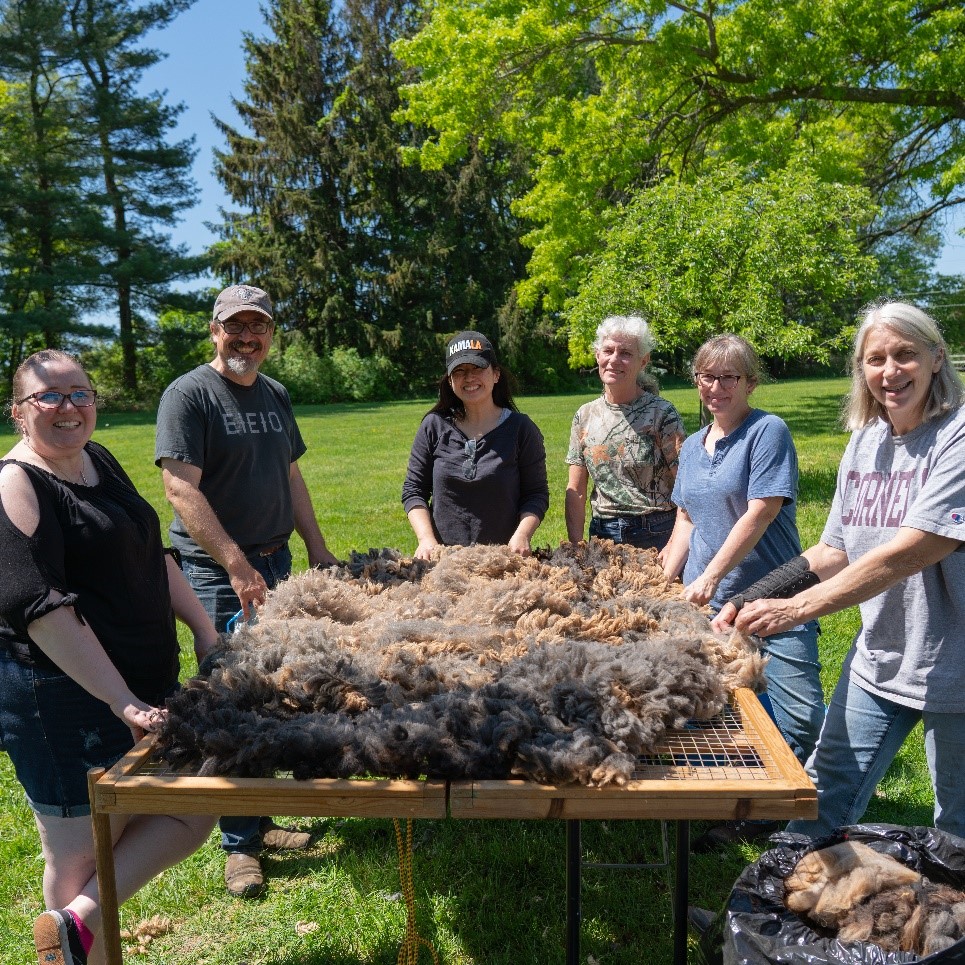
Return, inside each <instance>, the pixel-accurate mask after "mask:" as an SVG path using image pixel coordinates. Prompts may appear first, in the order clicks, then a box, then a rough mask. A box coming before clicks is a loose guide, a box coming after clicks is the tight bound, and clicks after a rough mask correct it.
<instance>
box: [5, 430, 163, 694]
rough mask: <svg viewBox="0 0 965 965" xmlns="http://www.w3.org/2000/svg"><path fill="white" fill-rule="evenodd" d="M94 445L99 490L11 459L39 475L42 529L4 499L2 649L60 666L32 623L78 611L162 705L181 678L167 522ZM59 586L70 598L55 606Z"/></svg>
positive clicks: (135, 686) (127, 675) (128, 675)
mask: <svg viewBox="0 0 965 965" xmlns="http://www.w3.org/2000/svg"><path fill="white" fill-rule="evenodd" d="M85 449H86V451H87V453H88V455H89V456H90V457H91V459H92V460H93V462H94V465H95V466H96V467H97V473H98V475H99V477H100V481H99V482H98V483H97V485H95V486H84V485H83V484H80V483H69V482H65V481H64V480H63V479H60V478H59V477H58V476H55V475H54V474H53V473H49V472H47V471H45V470H43V469H40V468H38V467H37V466H32V465H29V464H27V463H23V462H19V461H16V460H7V461H12V462H15V463H16V465H18V466H20V467H21V468H22V469H23V470H24V471H25V472H26V473H27V475H28V476H29V477H30V480H31V482H32V483H33V487H34V490H35V491H36V493H37V501H38V503H39V506H40V523H39V525H38V527H37V530H36V532H35V533H34V534H33V535H32V536H29V537H28V536H25V535H24V534H23V533H22V532H21V531H20V530H19V529H18V528H17V527H16V526H15V525H14V524H13V523H12V522H11V521H10V519H9V517H8V516H7V514H6V512H5V511H4V509H3V504H2V501H0V646H6V647H7V648H8V649H9V650H10V652H11V653H12V654H13V656H14V657H15V659H17V660H19V661H21V662H24V663H28V664H29V663H33V664H36V665H38V666H42V667H45V668H47V669H53V668H54V664H53V663H52V661H51V660H50V659H49V658H48V657H47V656H46V655H45V654H44V653H43V651H42V650H41V649H40V648H39V647H38V646H37V645H36V644H35V643H34V642H33V641H32V640H31V639H30V637H29V636H28V634H27V627H28V626H29V624H30V623H31V622H33V621H34V620H36V619H38V618H39V617H41V616H43V615H44V614H45V613H48V612H49V611H50V610H52V609H54V608H56V607H57V606H73V607H74V610H75V612H76V613H77V614H78V618H79V619H83V620H84V621H85V622H86V623H88V624H89V625H90V627H91V629H92V630H93V631H94V633H95V634H96V636H97V639H98V640H99V641H100V643H101V646H102V647H103V648H104V650H105V651H106V653H107V655H108V657H110V659H111V661H112V662H113V664H114V666H116V667H117V669H118V670H119V671H120V674H121V676H122V677H123V678H124V680H125V682H126V683H127V685H128V687H130V688H131V690H132V691H133V693H134V694H136V695H137V696H138V697H139V698H140V699H141V700H144V701H146V702H147V703H150V704H157V703H158V702H159V701H160V700H161V699H162V697H163V696H164V695H165V694H166V693H167V692H169V691H170V689H171V687H173V686H174V684H175V683H176V682H177V679H178V641H177V632H176V630H175V622H174V612H173V610H172V609H171V595H170V590H169V588H168V578H167V568H166V564H165V561H164V552H163V547H162V544H161V527H160V521H159V519H158V516H157V513H155V512H154V509H153V508H152V507H151V505H150V503H148V502H147V501H146V500H145V499H143V498H142V497H141V496H140V495H139V494H138V493H137V491H136V490H135V488H134V485H133V483H132V482H131V480H130V479H129V478H128V476H127V474H126V473H125V472H124V470H123V469H122V468H121V466H120V463H118V462H117V460H116V459H115V458H114V457H113V456H112V455H111V454H110V453H109V452H108V451H107V450H106V449H105V448H104V447H103V446H101V445H99V444H98V443H96V442H88V443H87V445H86V446H85ZM4 464H5V462H4V461H0V466H2V465H4ZM51 590H57V591H58V592H60V593H62V594H64V595H65V597H66V599H65V600H64V601H62V602H59V603H54V604H51V603H49V602H47V597H48V595H49V593H50V591H51Z"/></svg>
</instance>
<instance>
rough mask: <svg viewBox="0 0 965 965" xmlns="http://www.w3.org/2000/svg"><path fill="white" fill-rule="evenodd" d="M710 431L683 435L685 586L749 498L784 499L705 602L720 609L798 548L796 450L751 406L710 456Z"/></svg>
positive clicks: (679, 497)
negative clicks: (688, 523)
mask: <svg viewBox="0 0 965 965" xmlns="http://www.w3.org/2000/svg"><path fill="white" fill-rule="evenodd" d="M707 432H708V429H701V430H700V431H699V432H695V433H694V434H693V435H692V436H690V437H688V438H687V440H686V441H685V442H684V444H683V447H682V448H681V450H680V466H679V468H678V470H677V482H676V484H675V485H674V489H673V501H674V503H675V504H676V505H677V506H682V507H683V508H684V509H685V510H686V512H687V515H688V516H689V517H690V518H691V520H692V521H693V524H694V529H693V532H692V533H691V535H690V554H689V555H688V557H687V564H686V566H685V567H684V574H683V580H684V583H685V584H688V583H692V582H693V581H694V580H695V579H697V577H698V576H700V574H701V573H703V572H704V570H705V569H706V568H707V565H708V564H709V563H710V561H711V560H712V559H713V558H714V556H716V554H717V551H718V550H719V549H720V548H721V546H723V544H724V540H726V539H727V537H728V536H729V535H730V532H731V530H732V529H733V528H734V524H735V523H736V522H737V520H738V519H740V517H741V516H743V515H744V513H746V512H747V503H748V501H749V500H751V499H766V498H768V497H771V496H781V497H782V498H783V499H784V505H783V506H782V507H781V511H780V512H779V513H778V514H777V517H776V518H775V519H774V520H773V521H772V522H771V524H770V525H769V526H768V527H767V529H766V530H764V534H763V535H762V536H761V538H760V539H759V540H758V542H757V545H756V546H755V547H754V548H753V549H752V550H751V551H750V552H749V553H748V554H747V556H745V557H744V559H743V560H742V561H741V562H740V563H738V564H737V566H735V567H734V569H732V570H731V571H730V573H728V574H727V575H726V576H725V577H724V578H723V579H722V580H721V581H720V586H718V587H717V592H716V593H715V594H714V597H713V599H712V600H711V601H710V606H711V607H712V608H713V609H714V610H719V609H720V608H721V607H722V606H723V605H724V603H726V602H727V600H728V599H729V598H730V597H732V596H733V595H734V594H735V593H739V592H740V591H741V590H743V589H746V588H747V587H748V586H750V585H751V584H752V583H756V582H757V581H758V580H759V579H760V578H761V577H762V576H764V575H766V574H767V573H770V572H771V570H773V569H774V568H775V567H777V566H780V565H781V564H782V563H786V562H787V561H788V560H789V559H792V558H793V557H795V556H800V554H801V538H800V536H799V535H798V531H797V522H796V512H795V503H796V501H797V481H798V468H797V453H796V452H795V450H794V443H793V442H792V441H791V433H790V431H789V430H788V428H787V426H786V425H785V424H784V422H783V421H782V420H781V419H779V418H778V417H777V416H775V415H771V414H770V413H769V412H762V411H761V410H760V409H752V410H751V412H750V415H748V417H747V418H746V419H745V420H744V421H743V422H742V423H741V424H740V425H739V426H738V427H737V428H736V429H735V430H734V431H733V432H731V433H730V435H727V436H724V438H723V439H719V440H718V441H717V444H716V446H715V447H714V457H713V459H711V457H710V456H709V455H708V453H707V450H706V449H705V448H704V439H705V438H706V436H707Z"/></svg>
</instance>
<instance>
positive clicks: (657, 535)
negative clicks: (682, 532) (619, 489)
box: [590, 509, 677, 550]
mask: <svg viewBox="0 0 965 965" xmlns="http://www.w3.org/2000/svg"><path fill="white" fill-rule="evenodd" d="M676 517H677V511H676V510H674V509H668V510H662V509H661V510H658V511H657V512H655V513H647V514H646V515H643V516H611V517H607V518H606V519H603V518H601V517H600V516H594V517H593V518H592V519H591V520H590V536H595V537H596V538H597V539H612V540H613V542H614V543H629V544H630V546H639V547H640V548H641V549H656V550H662V549H663V548H664V547H665V546H666V545H667V541H668V540H669V539H670V534H671V533H672V532H673V524H674V521H675V520H676Z"/></svg>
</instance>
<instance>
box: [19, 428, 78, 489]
mask: <svg viewBox="0 0 965 965" xmlns="http://www.w3.org/2000/svg"><path fill="white" fill-rule="evenodd" d="M23 444H24V445H25V446H26V447H27V448H28V449H29V450H30V451H31V452H32V453H33V454H34V455H35V456H36V457H37V458H38V459H40V460H42V461H43V462H44V463H45V464H46V465H47V466H48V467H49V468H50V471H51V472H52V473H53V474H54V475H55V476H60V478H61V479H63V478H64V477H63V476H61V475H60V471H59V470H57V469H55V468H54V464H53V463H52V462H51V461H50V460H49V459H46V458H44V456H42V455H40V453H39V452H37V450H36V449H34V447H33V446H32V445H30V443H29V442H28V441H27V439H24V440H23ZM79 472H80V485H82V486H89V485H90V483H89V482H88V481H87V476H86V475H85V474H84V453H83V452H81V454H80V470H79ZM66 481H67V482H72V483H74V484H75V485H76V484H77V480H74V479H67V480H66Z"/></svg>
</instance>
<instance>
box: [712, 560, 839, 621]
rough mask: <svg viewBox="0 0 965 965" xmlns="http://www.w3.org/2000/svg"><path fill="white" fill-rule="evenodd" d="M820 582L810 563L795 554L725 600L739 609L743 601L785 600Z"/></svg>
mask: <svg viewBox="0 0 965 965" xmlns="http://www.w3.org/2000/svg"><path fill="white" fill-rule="evenodd" d="M820 582H821V577H819V576H818V575H817V573H813V572H812V571H811V564H810V563H808V561H807V560H806V559H805V558H804V557H803V556H795V557H794V559H793V560H788V561H787V562H786V563H782V564H781V565H780V566H779V567H778V568H777V569H776V570H771V572H770V573H768V574H767V576H762V577H761V578H760V579H759V580H758V581H757V582H756V583H754V584H752V585H751V586H749V587H748V588H747V589H746V590H744V592H743V593H738V594H737V595H736V596H732V597H731V598H730V599H729V600H728V601H727V602H728V603H730V604H731V605H732V606H733V607H734V609H736V610H740V608H741V607H742V606H743V605H744V604H745V603H750V602H751V601H753V600H785V599H787V598H788V597H789V596H796V595H797V594H798V593H800V592H801V591H802V590H806V589H807V588H808V587H810V586H817V584H818V583H820Z"/></svg>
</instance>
